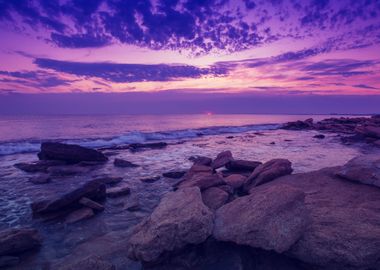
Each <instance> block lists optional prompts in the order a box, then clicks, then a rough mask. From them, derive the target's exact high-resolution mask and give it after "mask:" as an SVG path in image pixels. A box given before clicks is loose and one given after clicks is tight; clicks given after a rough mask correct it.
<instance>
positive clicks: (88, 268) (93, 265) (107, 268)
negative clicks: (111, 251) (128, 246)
mask: <svg viewBox="0 0 380 270" xmlns="http://www.w3.org/2000/svg"><path fill="white" fill-rule="evenodd" d="M79 269H80V270H116V267H115V265H113V264H112V263H110V262H107V261H104V260H102V259H101V258H99V257H97V256H90V257H87V258H86V259H84V260H81V261H79V262H75V263H71V264H69V265H67V266H63V267H60V268H59V269H58V270H79Z"/></svg>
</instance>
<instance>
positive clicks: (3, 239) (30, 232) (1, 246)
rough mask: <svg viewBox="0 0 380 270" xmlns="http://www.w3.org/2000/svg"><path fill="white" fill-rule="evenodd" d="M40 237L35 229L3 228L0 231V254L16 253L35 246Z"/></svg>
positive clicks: (37, 245) (39, 241) (40, 240)
mask: <svg viewBox="0 0 380 270" xmlns="http://www.w3.org/2000/svg"><path fill="white" fill-rule="evenodd" d="M41 243H42V239H41V237H40V235H39V233H38V231H37V230H36V229H30V228H21V229H13V228H12V229H5V230H2V231H0V256H3V255H17V254H19V253H22V252H24V251H27V250H31V249H34V248H37V247H39V246H40V245H41Z"/></svg>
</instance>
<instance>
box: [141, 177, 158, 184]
mask: <svg viewBox="0 0 380 270" xmlns="http://www.w3.org/2000/svg"><path fill="white" fill-rule="evenodd" d="M160 179H161V176H151V177H145V178H140V181H141V182H143V183H153V182H156V181H158V180H160Z"/></svg>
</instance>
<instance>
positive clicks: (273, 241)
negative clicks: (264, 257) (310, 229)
mask: <svg viewBox="0 0 380 270" xmlns="http://www.w3.org/2000/svg"><path fill="white" fill-rule="evenodd" d="M304 199H305V194H304V193H303V192H302V191H301V190H298V189H296V188H293V187H290V186H287V185H277V186H266V185H265V186H261V187H257V188H255V189H254V190H253V192H252V193H251V194H250V195H248V196H243V197H240V198H237V199H235V200H234V201H232V202H230V203H228V204H226V205H224V206H222V207H221V208H219V209H218V210H217V211H216V215H215V222H214V232H213V235H214V237H215V238H216V239H217V240H220V241H230V242H234V243H236V244H239V245H248V246H251V247H254V248H261V249H265V250H274V251H276V252H278V253H282V252H284V251H286V250H288V249H289V248H290V247H291V246H292V245H293V244H294V243H295V242H296V241H297V240H298V239H299V238H300V237H301V235H302V234H303V232H304V231H305V229H306V228H307V226H308V225H309V222H310V217H309V214H308V210H307V208H306V206H305V202H304Z"/></svg>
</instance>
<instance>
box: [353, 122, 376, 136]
mask: <svg viewBox="0 0 380 270" xmlns="http://www.w3.org/2000/svg"><path fill="white" fill-rule="evenodd" d="M355 132H356V133H358V134H360V135H363V136H365V137H372V138H377V139H380V126H370V125H360V126H357V127H356V128H355Z"/></svg>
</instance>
